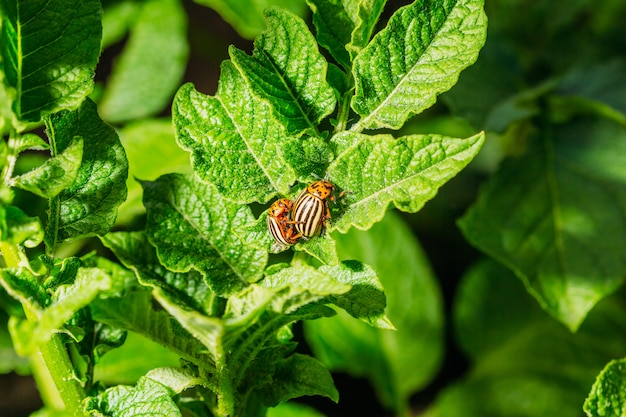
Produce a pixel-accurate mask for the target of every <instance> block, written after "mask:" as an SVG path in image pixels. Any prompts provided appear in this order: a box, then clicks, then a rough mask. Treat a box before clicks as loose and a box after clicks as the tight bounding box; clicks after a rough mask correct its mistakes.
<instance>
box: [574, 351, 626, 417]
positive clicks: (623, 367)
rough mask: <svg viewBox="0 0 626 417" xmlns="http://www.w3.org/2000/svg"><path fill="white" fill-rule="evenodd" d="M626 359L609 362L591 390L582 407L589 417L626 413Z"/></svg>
mask: <svg viewBox="0 0 626 417" xmlns="http://www.w3.org/2000/svg"><path fill="white" fill-rule="evenodd" d="M625 388H626V359H618V360H614V361H611V362H609V363H608V364H607V365H606V367H605V368H604V369H603V370H602V372H601V373H600V375H598V378H597V379H596V382H595V383H594V384H593V387H592V388H591V392H590V393H589V396H588V397H587V399H586V400H585V404H584V406H583V408H584V410H585V413H587V415H588V416H589V417H605V416H606V417H608V416H623V415H624V414H625V413H626V389H625Z"/></svg>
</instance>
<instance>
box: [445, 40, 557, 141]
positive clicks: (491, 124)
mask: <svg viewBox="0 0 626 417" xmlns="http://www.w3.org/2000/svg"><path fill="white" fill-rule="evenodd" d="M519 66H520V64H519V63H518V57H517V56H515V54H514V51H512V50H511V49H510V48H509V47H508V45H506V44H504V42H487V43H486V44H485V47H484V48H483V49H482V50H481V51H480V57H479V58H478V60H477V61H476V63H475V64H474V65H472V66H471V67H469V68H468V69H466V70H465V71H463V73H461V75H460V76H459V81H458V82H457V83H456V84H455V85H454V88H452V89H450V91H447V92H445V93H444V94H442V95H441V100H442V101H443V102H444V103H445V104H446V105H447V106H448V107H449V108H450V111H451V112H452V114H454V115H455V116H458V117H462V118H464V119H466V120H467V121H468V122H469V123H470V124H471V125H472V126H473V127H474V128H476V129H481V130H486V131H488V132H494V131H495V132H503V131H504V130H506V129H507V128H508V127H509V125H511V124H512V123H513V122H515V121H517V120H522V119H524V118H529V117H531V116H533V115H535V114H537V113H538V112H539V110H540V109H539V108H538V105H537V97H538V96H537V95H536V94H532V93H533V92H534V90H535V89H528V90H522V91H520V85H523V81H522V80H521V78H522V74H521V69H520V67H519ZM541 93H542V94H543V93H545V91H541Z"/></svg>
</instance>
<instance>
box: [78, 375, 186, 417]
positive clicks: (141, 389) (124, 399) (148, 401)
mask: <svg viewBox="0 0 626 417" xmlns="http://www.w3.org/2000/svg"><path fill="white" fill-rule="evenodd" d="M173 395H174V393H173V392H172V391H171V390H170V389H169V388H167V387H166V386H164V385H163V384H160V383H158V382H156V381H154V380H152V379H150V378H145V377H144V378H140V379H139V381H137V385H136V386H135V387H128V386H124V385H117V386H115V387H112V388H109V389H107V390H106V391H104V392H103V393H101V394H99V395H98V396H97V397H91V398H90V399H89V401H88V403H87V406H86V409H87V411H88V412H91V413H98V412H99V413H102V414H101V415H107V416H111V417H127V416H139V415H140V416H146V417H150V416H154V417H158V416H164V415H166V416H171V417H176V416H182V414H181V412H180V409H179V408H178V407H177V406H176V403H175V402H174V400H173V399H172V396H173ZM97 415H99V414H97Z"/></svg>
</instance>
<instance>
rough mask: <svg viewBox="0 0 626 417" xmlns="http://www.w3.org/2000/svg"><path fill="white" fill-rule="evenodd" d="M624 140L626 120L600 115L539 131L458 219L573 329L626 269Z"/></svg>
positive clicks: (482, 246) (480, 244)
mask: <svg viewBox="0 0 626 417" xmlns="http://www.w3.org/2000/svg"><path fill="white" fill-rule="evenodd" d="M625 144H626V129H624V128H623V127H622V126H620V125H618V124H616V123H613V122H611V121H608V120H602V119H598V120H587V121H580V122H576V123H572V124H569V125H564V126H563V127H561V128H560V129H557V130H556V131H555V132H554V137H553V138H535V140H533V142H532V143H531V145H530V148H529V150H528V152H527V154H526V155H524V156H522V157H518V158H515V159H510V160H508V161H507V162H506V163H504V164H502V167H501V169H500V171H499V172H498V173H497V174H496V175H495V176H494V177H493V178H492V179H491V180H490V181H489V182H488V183H487V184H486V185H485V186H484V187H483V189H482V191H481V193H480V195H479V197H478V200H477V201H476V203H475V205H474V206H473V207H471V208H470V209H469V210H468V212H467V213H466V214H465V216H464V217H463V218H462V219H461V220H460V222H459V225H460V227H461V229H462V231H463V233H464V234H465V236H466V237H467V238H468V240H469V241H470V242H471V243H472V244H473V245H475V246H476V247H478V248H479V249H481V250H482V251H484V252H486V253H488V254H489V255H491V256H493V257H494V258H496V259H497V260H499V261H500V262H502V263H503V264H505V265H506V266H507V267H509V268H511V269H512V270H513V271H514V272H515V274H516V275H518V276H519V277H520V279H521V280H522V281H523V282H524V284H525V285H526V287H527V288H528V290H529V292H530V293H531V294H532V295H533V296H534V297H535V298H536V299H537V301H539V304H540V305H541V306H542V307H543V308H544V309H545V310H546V311H548V312H549V313H550V314H551V315H553V316H554V317H555V318H557V319H558V320H560V321H561V322H563V323H564V324H565V325H567V326H568V327H569V328H570V329H571V330H573V331H574V330H576V329H577V328H578V326H579V325H580V324H581V323H582V321H583V320H584V318H585V316H586V315H587V313H588V312H589V310H590V309H591V308H592V307H593V306H594V305H595V304H596V303H597V302H598V301H599V300H600V299H602V298H603V297H605V296H606V295H608V294H610V293H612V292H613V291H615V289H616V288H618V287H619V286H620V285H622V284H623V282H624V277H625V276H626V257H625V256H624V247H626V221H625V220H624V219H625V217H626V214H625V212H624V207H626V193H625V192H624V190H625V189H626V175H625V174H624V170H623V169H621V167H623V166H625V164H626V159H625V155H626V147H625ZM522 174H523V175H522ZM502 190H506V193H503V192H502Z"/></svg>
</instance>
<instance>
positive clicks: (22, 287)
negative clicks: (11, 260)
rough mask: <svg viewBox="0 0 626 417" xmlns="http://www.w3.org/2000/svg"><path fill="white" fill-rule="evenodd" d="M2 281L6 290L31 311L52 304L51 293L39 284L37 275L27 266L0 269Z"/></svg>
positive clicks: (0, 281)
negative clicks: (26, 267)
mask: <svg viewBox="0 0 626 417" xmlns="http://www.w3.org/2000/svg"><path fill="white" fill-rule="evenodd" d="M0 278H1V280H0V283H1V284H2V286H3V287H4V289H5V291H6V292H7V293H8V294H9V295H10V296H11V297H13V298H14V299H16V300H17V301H19V302H20V303H21V304H22V306H24V307H25V308H27V309H28V310H30V311H41V310H43V309H44V308H45V306H46V305H48V304H50V294H48V293H47V292H46V291H45V289H44V288H43V287H42V286H41V285H39V283H38V281H37V277H36V276H35V275H33V273H32V272H31V271H29V270H27V269H25V268H19V269H9V268H4V269H0Z"/></svg>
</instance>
